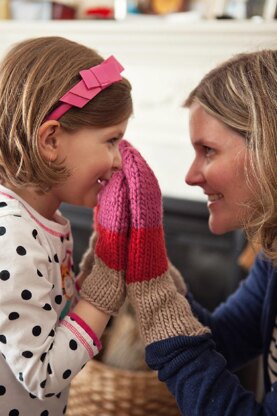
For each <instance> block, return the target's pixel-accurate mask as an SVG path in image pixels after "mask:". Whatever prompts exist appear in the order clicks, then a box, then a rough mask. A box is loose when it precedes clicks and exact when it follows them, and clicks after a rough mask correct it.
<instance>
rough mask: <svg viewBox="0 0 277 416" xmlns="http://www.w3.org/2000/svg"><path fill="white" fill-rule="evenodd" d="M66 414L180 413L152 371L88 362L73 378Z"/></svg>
mask: <svg viewBox="0 0 277 416" xmlns="http://www.w3.org/2000/svg"><path fill="white" fill-rule="evenodd" d="M67 409H68V410H67V413H66V414H67V416H145V415H151V416H180V415H181V414H180V412H179V410H178V408H177V405H176V402H175V400H174V397H173V396H172V395H171V393H170V392H169V391H168V389H167V387H166V385H165V384H163V383H162V382H160V381H159V380H158V378H157V373H156V372H154V371H129V370H122V369H118V368H115V367H111V366H108V365H106V364H104V363H102V362H101V361H98V360H96V359H94V360H91V361H89V362H88V363H87V364H86V366H85V367H84V368H83V370H82V371H81V372H80V373H79V374H78V375H77V376H76V377H75V378H74V379H73V380H72V383H71V389H70V394H69V402H68V407H67Z"/></svg>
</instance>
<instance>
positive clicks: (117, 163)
mask: <svg viewBox="0 0 277 416" xmlns="http://www.w3.org/2000/svg"><path fill="white" fill-rule="evenodd" d="M121 168H122V158H121V153H120V151H119V147H117V149H116V151H115V156H114V161H113V170H119V169H121Z"/></svg>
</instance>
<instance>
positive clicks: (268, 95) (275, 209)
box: [184, 50, 277, 264]
mask: <svg viewBox="0 0 277 416" xmlns="http://www.w3.org/2000/svg"><path fill="white" fill-rule="evenodd" d="M194 102H197V103H199V104H200V105H201V106H203V107H204V109H205V110H206V111H207V112H208V113H209V114H211V115H212V116H214V117H216V118H217V119H218V120H220V121H221V122H223V123H225V124H226V125H227V126H229V127H230V128H232V129H233V130H235V131H236V132H238V133H239V134H241V135H242V136H243V137H244V138H245V141H246V144H247V147H248V153H249V158H250V169H249V172H247V171H246V180H247V183H248V184H249V186H252V188H253V187H254V186H255V187H258V189H257V188H256V189H255V195H256V197H255V200H253V201H251V210H249V212H252V215H251V218H249V219H247V221H246V223H245V229H246V232H247V235H248V237H249V239H250V240H252V241H256V242H259V243H260V244H261V246H262V248H263V250H264V252H265V254H266V255H267V256H268V258H270V259H271V260H273V262H274V264H277V51H276V50H261V51H257V52H252V53H244V54H239V55H237V56H235V57H233V58H232V59H230V60H228V61H227V62H225V63H223V64H221V65H220V66H218V67H217V68H215V69H213V70H212V71H211V72H209V73H208V74H207V75H206V76H205V77H204V78H203V79H202V81H201V82H200V83H199V85H198V86H197V87H196V88H195V89H194V90H193V91H192V92H191V93H190V95H189V96H188V98H187V99H186V101H185V104H184V105H185V106H186V107H190V106H191V105H192V103H194ZM242 180H244V179H243V178H242Z"/></svg>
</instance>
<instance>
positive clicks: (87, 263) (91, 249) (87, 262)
mask: <svg viewBox="0 0 277 416" xmlns="http://www.w3.org/2000/svg"><path fill="white" fill-rule="evenodd" d="M97 237H98V236H97V233H96V231H94V232H93V233H92V235H91V237H90V239H89V244H88V248H87V250H86V251H85V253H84V254H83V256H82V258H81V261H80V264H79V270H80V272H82V273H84V274H85V275H88V274H89V273H90V272H91V270H92V267H93V265H94V255H95V245H96V241H97Z"/></svg>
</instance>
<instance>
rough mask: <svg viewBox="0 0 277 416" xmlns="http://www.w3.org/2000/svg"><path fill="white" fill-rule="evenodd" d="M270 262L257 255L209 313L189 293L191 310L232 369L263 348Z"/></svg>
mask: <svg viewBox="0 0 277 416" xmlns="http://www.w3.org/2000/svg"><path fill="white" fill-rule="evenodd" d="M268 268H269V263H268V262H267V261H263V260H262V258H261V257H260V256H259V257H258V258H257V259H256V261H255V264H254V266H253V268H252V269H251V271H250V273H249V275H248V277H247V278H246V279H245V280H244V281H242V282H241V284H240V286H239V288H238V289H237V291H236V292H235V293H234V294H233V295H231V296H230V297H229V298H228V299H227V301H226V302H224V303H222V304H221V305H219V306H218V307H217V308H216V309H215V311H214V312H213V313H209V312H208V311H206V310H205V309H203V308H202V307H201V306H200V305H199V304H197V303H196V302H195V301H194V300H193V299H192V297H189V301H190V303H191V307H192V310H193V312H194V314H195V315H196V316H197V317H198V319H199V320H200V322H202V323H203V324H204V325H207V326H208V327H209V328H210V329H211V331H212V334H213V339H214V341H215V343H216V348H217V351H219V352H221V353H222V355H223V356H224V357H225V358H226V360H227V365H228V368H229V369H231V370H232V371H233V370H235V369H238V368H240V367H242V366H243V365H245V364H246V363H247V362H248V361H250V360H252V359H253V358H255V357H257V356H258V355H260V354H261V352H262V334H261V317H262V309H263V306H264V299H265V293H266V288H267V283H268V275H269V272H268Z"/></svg>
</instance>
